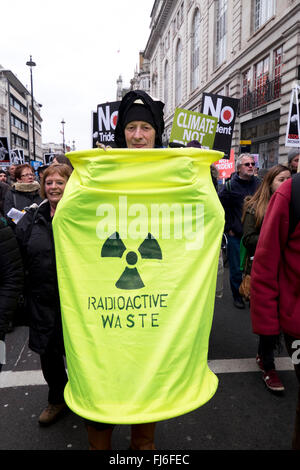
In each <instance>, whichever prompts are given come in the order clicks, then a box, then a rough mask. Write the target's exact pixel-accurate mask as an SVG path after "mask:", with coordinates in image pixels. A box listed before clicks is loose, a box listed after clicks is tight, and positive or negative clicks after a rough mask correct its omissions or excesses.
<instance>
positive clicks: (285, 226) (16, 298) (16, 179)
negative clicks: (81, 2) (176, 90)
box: [0, 94, 300, 450]
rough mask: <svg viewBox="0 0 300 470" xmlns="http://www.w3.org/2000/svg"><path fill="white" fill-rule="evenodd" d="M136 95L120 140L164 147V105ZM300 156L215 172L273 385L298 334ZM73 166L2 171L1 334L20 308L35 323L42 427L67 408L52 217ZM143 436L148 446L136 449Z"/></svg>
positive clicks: (103, 435) (139, 430)
mask: <svg viewBox="0 0 300 470" xmlns="http://www.w3.org/2000/svg"><path fill="white" fill-rule="evenodd" d="M132 97H133V98H134V96H133V95H132V96H131V95H130V96H129V97H128V96H127V97H126V100H127V101H124V106H123V107H124V109H123V108H122V107H121V108H120V109H121V113H122V112H124V115H123V114H122V116H121V117H122V119H120V120H119V121H118V127H117V137H118V139H119V141H120V145H119V146H120V147H127V148H136V147H138V148H140V146H141V145H142V143H143V142H145V144H143V145H144V148H154V147H155V146H157V145H158V146H160V147H161V146H162V142H161V133H162V129H163V126H162V125H161V122H162V116H163V114H162V110H160V109H158V110H157V111H156V108H155V106H154V105H153V102H152V101H151V99H149V97H148V96H146V98H145V96H144V95H143V94H142V95H141V96H140V98H142V99H140V100H138V101H137V102H136V100H134V99H132V101H130V99H129V98H132ZM132 123H134V125H133V124H132ZM141 123H143V125H141ZM129 124H130V126H129ZM145 124H146V125H145ZM120 126H121V127H120ZM298 163H299V152H298V150H292V151H290V153H289V156H288V162H287V164H286V165H276V166H274V167H272V168H269V169H268V170H266V171H265V174H264V177H263V179H261V178H259V176H255V161H254V158H253V156H252V155H251V154H241V155H240V156H239V157H238V158H237V162H236V172H235V173H234V174H233V175H232V176H231V178H230V179H228V181H226V182H225V183H223V184H222V185H220V184H219V185H217V184H216V178H215V173H214V183H215V186H216V190H217V192H218V195H219V199H220V202H221V204H222V205H223V207H224V211H225V228H224V232H225V234H226V237H227V241H228V262H229V276H230V286H231V290H232V295H233V303H234V305H235V307H236V308H238V309H245V307H246V302H245V299H244V298H243V295H242V294H241V292H240V285H241V284H242V280H243V277H244V276H245V275H248V276H250V278H251V288H250V301H249V302H250V303H249V306H250V312H251V319H252V325H253V332H254V333H255V334H256V335H257V336H258V339H259V345H258V353H257V357H256V361H257V364H258V367H259V368H260V369H261V370H262V372H263V380H264V382H265V384H266V386H267V388H269V389H270V390H271V391H273V392H282V391H283V390H284V386H283V384H282V383H281V381H280V379H279V377H278V375H277V373H276V370H275V364H274V350H275V346H276V345H277V344H278V343H279V340H280V335H281V334H283V335H284V339H285V342H286V347H287V351H288V353H289V355H290V356H292V352H293V341H295V340H299V339H300V288H299V286H300V223H299V221H300V216H299V218H298V219H297V218H296V222H295V225H294V226H293V228H292V229H291V228H290V220H291V209H290V202H291V199H292V194H293V191H294V189H293V190H292V187H293V188H294V187H295V188H296V190H297V188H298V191H299V189H300V179H299V177H298V176H300V175H299V173H297V168H298ZM71 172H72V167H71V165H70V163H69V162H68V161H67V160H66V157H63V158H62V159H60V158H57V159H55V160H54V161H53V162H52V163H51V165H49V166H45V167H41V169H40V171H39V173H38V176H36V175H35V173H34V171H33V168H32V167H31V166H30V165H28V164H23V165H18V166H15V165H11V167H10V168H9V170H8V172H6V171H5V170H1V171H0V217H1V219H0V263H1V283H0V299H1V303H0V341H4V340H5V335H6V334H7V332H8V331H9V328H10V327H11V326H12V327H13V326H14V325H13V324H12V323H13V321H14V315H15V312H16V311H17V310H18V308H21V309H23V315H24V317H23V319H24V320H25V319H26V321H24V324H26V325H27V326H28V327H29V347H30V348H31V349H32V350H33V351H35V352H36V353H38V354H39V355H40V360H41V369H42V372H43V374H44V377H45V380H46V382H47V384H48V406H47V407H46V408H45V410H44V411H43V412H42V413H41V415H40V417H39V423H40V425H43V426H47V425H50V424H52V423H54V422H55V421H56V420H57V419H59V418H60V417H61V416H62V415H63V414H64V412H65V411H66V408H67V407H66V404H65V402H64V397H63V391H64V387H65V384H66V382H67V380H68V379H67V374H66V370H65V364H64V344H63V335H62V325H61V314H60V301H59V292H58V284H57V275H56V268H55V253H54V243H53V234H52V219H53V216H54V214H55V210H56V207H57V204H58V203H59V201H60V199H61V198H62V196H63V192H64V188H65V186H66V184H67V181H68V178H69V177H70V175H71ZM293 175H294V176H293ZM296 190H295V191H296ZM298 194H299V193H298ZM299 201H300V198H298V200H297V203H296V206H297V207H296V209H295V213H296V214H297V213H299V212H300V211H299V207H298V206H299V205H300V203H299ZM16 217H20V219H18V218H17V219H16ZM241 243H243V245H244V247H245V248H246V251H247V258H246V268H245V271H244V272H242V271H241V268H240V249H241ZM7 253H9V254H10V255H9V258H8V256H7ZM24 273H26V275H24ZM28 279H30V285H29V284H28ZM20 304H21V305H20ZM41 319H42V320H41ZM21 324H22V321H21ZM0 367H1V364H0ZM0 370H1V369H0ZM295 371H296V377H297V379H298V382H299V400H298V404H297V408H296V421H295V428H294V436H293V442H292V448H293V449H297V450H300V369H299V365H298V364H295ZM154 430H155V423H148V424H147V423H146V424H141V425H140V426H137V427H136V426H135V427H133V428H132V443H131V445H132V448H135V449H155V447H154ZM87 431H88V440H89V444H90V448H91V449H109V448H110V445H111V434H112V431H113V425H106V424H105V423H93V422H87ZM141 441H143V445H145V447H134V444H135V443H140V442H141ZM145 443H146V444H145ZM138 445H140V444H138Z"/></svg>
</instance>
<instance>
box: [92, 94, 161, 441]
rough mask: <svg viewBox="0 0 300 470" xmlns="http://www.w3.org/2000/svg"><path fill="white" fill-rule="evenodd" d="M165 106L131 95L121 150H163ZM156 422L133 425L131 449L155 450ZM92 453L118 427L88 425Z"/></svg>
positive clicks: (118, 134) (119, 133) (118, 136)
mask: <svg viewBox="0 0 300 470" xmlns="http://www.w3.org/2000/svg"><path fill="white" fill-rule="evenodd" d="M163 107H164V104H163V103H162V102H161V101H154V100H153V99H152V98H151V97H150V96H149V95H147V93H145V92H144V91H141V90H135V91H130V92H128V93H127V94H126V95H125V96H124V98H123V99H122V101H121V104H120V107H119V112H118V121H117V125H116V130H115V142H116V144H117V147H118V148H129V149H139V148H142V149H145V148H154V147H162V133H163V131H164V119H163ZM155 424H156V423H140V424H133V425H131V443H130V449H131V450H154V449H155V445H154V433H155ZM86 427H87V432H88V440H89V445H90V447H89V448H90V450H110V449H111V438H112V432H113V429H114V425H111V424H106V423H95V422H92V421H87V422H86Z"/></svg>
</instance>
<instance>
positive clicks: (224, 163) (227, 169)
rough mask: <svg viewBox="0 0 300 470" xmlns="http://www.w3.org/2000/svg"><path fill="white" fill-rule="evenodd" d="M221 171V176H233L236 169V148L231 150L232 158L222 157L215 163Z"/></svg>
mask: <svg viewBox="0 0 300 470" xmlns="http://www.w3.org/2000/svg"><path fill="white" fill-rule="evenodd" d="M214 165H215V166H216V167H217V169H218V171H219V178H220V179H226V178H229V177H230V176H231V174H232V173H233V172H234V171H235V164H234V150H233V149H231V151H230V159H227V158H222V159H221V160H219V161H217V162H215V163H214Z"/></svg>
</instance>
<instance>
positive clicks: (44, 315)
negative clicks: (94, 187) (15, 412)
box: [16, 165, 71, 426]
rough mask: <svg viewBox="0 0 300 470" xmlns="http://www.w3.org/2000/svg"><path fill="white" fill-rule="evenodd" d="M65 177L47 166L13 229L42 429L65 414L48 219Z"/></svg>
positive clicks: (64, 169) (64, 170)
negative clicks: (41, 399)
mask: <svg viewBox="0 0 300 470" xmlns="http://www.w3.org/2000/svg"><path fill="white" fill-rule="evenodd" d="M70 175H71V169H70V167H69V166H67V165H51V166H49V167H48V168H47V170H46V171H45V172H44V174H43V178H42V182H41V195H42V197H43V198H45V199H44V200H43V202H42V203H41V204H40V205H39V206H38V208H37V209H33V208H32V209H31V210H29V211H28V212H27V213H26V214H25V216H24V217H23V218H22V219H21V221H20V222H19V223H18V224H17V228H16V236H17V240H18V242H19V244H20V247H21V253H22V257H23V262H24V267H25V271H26V272H27V273H28V274H27V276H26V279H25V281H26V294H27V296H28V297H27V301H28V312H29V347H30V349H32V350H33V351H35V352H36V353H38V354H39V355H40V360H41V368H42V371H43V375H44V378H45V380H46V382H47V383H48V386H49V393H48V406H47V407H46V409H45V410H44V411H43V412H42V414H41V415H40V417H39V423H40V425H42V426H47V425H49V424H52V423H53V422H55V421H56V420H57V419H58V418H59V417H60V416H61V415H62V414H63V412H64V411H65V410H66V405H65V402H64V396H63V392H64V387H65V385H66V383H67V374H66V370H65V364H64V345H63V336H62V325H61V313H60V301H59V292H58V285H57V275H56V262H55V251H54V241H53V233H52V219H53V216H54V214H55V210H56V207H57V204H58V203H59V201H60V199H61V198H62V196H63V193H64V189H65V186H66V184H67V181H68V179H69V177H70Z"/></svg>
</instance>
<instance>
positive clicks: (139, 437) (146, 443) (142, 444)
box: [130, 423, 156, 450]
mask: <svg viewBox="0 0 300 470" xmlns="http://www.w3.org/2000/svg"><path fill="white" fill-rule="evenodd" d="M155 424H156V423H143V424H132V425H131V445H130V449H131V450H155V445H154V432H155Z"/></svg>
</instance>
